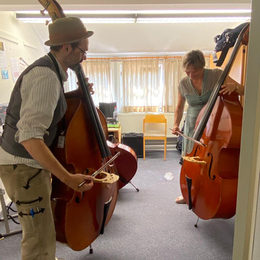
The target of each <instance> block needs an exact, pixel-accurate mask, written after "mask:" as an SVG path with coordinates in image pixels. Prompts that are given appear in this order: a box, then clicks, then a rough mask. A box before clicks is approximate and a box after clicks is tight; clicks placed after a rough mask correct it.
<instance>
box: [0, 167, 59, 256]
mask: <svg viewBox="0 0 260 260" xmlns="http://www.w3.org/2000/svg"><path fill="white" fill-rule="evenodd" d="M0 177H1V179H2V182H3V184H4V186H5V189H6V193H7V194H8V196H9V197H10V199H11V200H12V201H13V202H14V203H15V204H16V207H17V212H18V217H19V221H20V223H21V226H22V231H23V232H22V241H21V256H22V260H54V259H55V249H56V234H55V227H54V221H53V215H52V210H51V203H50V195H51V175H50V173H49V172H48V171H46V170H41V169H36V168H32V167H29V166H26V165H23V164H19V165H0Z"/></svg>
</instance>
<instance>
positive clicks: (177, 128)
mask: <svg viewBox="0 0 260 260" xmlns="http://www.w3.org/2000/svg"><path fill="white" fill-rule="evenodd" d="M179 132H181V130H180V128H179V127H178V126H174V127H173V128H172V134H174V135H177V136H178V135H179Z"/></svg>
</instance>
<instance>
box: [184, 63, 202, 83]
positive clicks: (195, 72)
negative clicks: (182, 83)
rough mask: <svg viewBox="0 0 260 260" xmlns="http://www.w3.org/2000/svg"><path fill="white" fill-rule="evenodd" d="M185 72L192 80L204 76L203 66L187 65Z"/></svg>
mask: <svg viewBox="0 0 260 260" xmlns="http://www.w3.org/2000/svg"><path fill="white" fill-rule="evenodd" d="M185 72H186V74H187V76H188V77H189V78H190V79H191V80H196V79H201V78H202V77H203V68H195V67H194V66H193V65H189V66H187V67H186V69H185Z"/></svg>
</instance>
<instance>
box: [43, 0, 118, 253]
mask: <svg viewBox="0 0 260 260" xmlns="http://www.w3.org/2000/svg"><path fill="white" fill-rule="evenodd" d="M39 2H40V3H41V4H42V5H43V7H44V8H45V9H46V10H48V13H49V15H50V17H51V18H52V20H55V19H58V18H61V17H64V16H65V15H64V13H63V11H62V9H61V7H60V6H59V4H58V3H57V2H56V1H54V0H39ZM73 70H74V71H75V73H76V75H77V78H78V82H79V95H78V96H76V97H70V98H66V101H67V105H68V109H67V112H66V115H65V117H64V120H63V121H62V124H61V126H62V131H63V133H62V132H61V131H60V134H61V135H60V136H59V137H58V138H57V140H58V141H57V144H56V145H55V148H53V153H54V154H55V156H56V157H57V159H58V160H59V161H60V162H61V163H62V165H63V166H64V167H65V168H66V169H67V170H68V171H70V172H71V173H76V172H80V173H84V174H89V175H90V174H92V175H94V177H95V180H94V186H93V188H92V189H91V190H89V191H87V192H84V193H79V192H75V191H73V190H72V189H70V188H69V187H68V186H66V185H64V184H63V183H61V182H60V181H59V180H57V179H55V178H54V179H53V192H52V201H53V215H54V221H55V227H56V234H57V240H59V241H61V242H66V243H67V244H68V245H69V247H71V248H72V249H74V250H82V249H84V248H86V247H87V246H89V245H90V244H91V243H92V242H93V241H94V240H95V239H96V238H97V237H98V236H99V234H102V233H103V232H104V227H105V225H106V224H107V223H108V221H109V220H110V218H111V216H112V214H113V211H114V208H115V205H116V201H117V194H118V183H117V181H118V179H119V177H118V176H117V175H116V174H115V173H116V168H115V167H114V165H113V163H112V162H111V164H110V161H111V159H113V158H111V157H112V155H111V152H110V149H109V148H108V146H107V143H106V138H105V135H104V131H103V128H102V125H101V122H100V117H99V116H100V115H98V113H97V110H96V107H95V106H94V103H93V100H92V98H91V95H90V92H89V89H88V86H87V84H86V82H85V76H84V73H83V70H82V68H81V65H80V64H77V65H76V66H75V67H74V68H73ZM61 140H62V141H61ZM59 141H61V142H59ZM61 143H62V145H61ZM104 165H105V166H106V167H105V169H104V170H106V172H101V171H100V169H101V168H102V167H104Z"/></svg>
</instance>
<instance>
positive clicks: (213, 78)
mask: <svg viewBox="0 0 260 260" xmlns="http://www.w3.org/2000/svg"><path fill="white" fill-rule="evenodd" d="M183 68H184V70H185V73H186V74H187V76H186V77H184V78H183V79H182V80H181V81H180V84H179V87H178V101H177V106H176V109H175V113H174V125H173V129H172V133H173V134H175V135H179V132H180V128H179V125H180V122H181V120H182V117H183V111H184V105H185V102H186V101H187V103H188V108H187V113H186V118H185V124H184V134H185V135H186V136H188V137H192V135H193V133H194V128H195V123H196V119H197V116H198V114H199V112H200V111H201V109H202V108H203V106H204V105H205V104H206V103H207V101H208V99H209V97H210V94H211V92H212V91H213V89H214V86H215V84H216V82H217V81H218V79H219V77H220V75H221V73H222V71H221V70H220V69H206V68H205V58H204V55H203V53H202V52H201V51H200V50H192V51H190V52H188V53H187V54H186V55H185V57H184V59H183ZM234 91H235V92H237V93H238V94H240V95H243V93H244V87H243V86H242V85H240V84H238V83H237V82H236V81H234V80H233V79H232V78H230V77H228V78H227V80H226V82H225V85H223V86H222V88H221V90H220V93H222V94H231V93H232V92H234ZM193 144H194V142H192V141H191V140H188V139H186V138H184V139H183V145H182V156H184V155H186V154H188V153H190V152H191V151H192V149H193ZM176 203H178V204H184V203H185V200H184V198H183V197H182V196H179V197H177V198H176Z"/></svg>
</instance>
